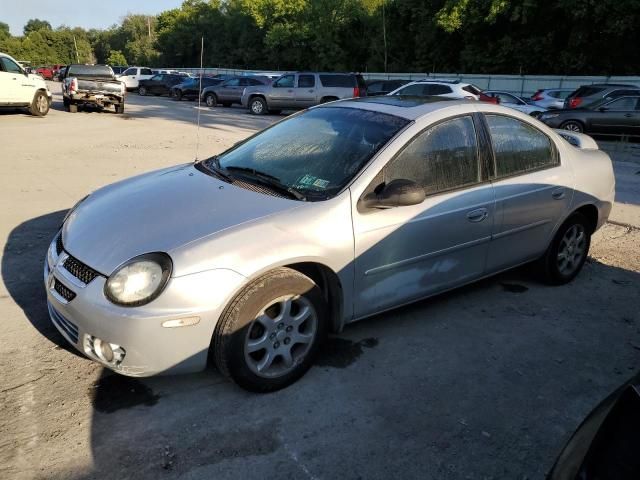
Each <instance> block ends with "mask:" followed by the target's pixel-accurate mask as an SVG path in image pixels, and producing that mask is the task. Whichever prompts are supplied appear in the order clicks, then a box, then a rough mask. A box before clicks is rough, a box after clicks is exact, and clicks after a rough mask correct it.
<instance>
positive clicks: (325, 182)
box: [313, 178, 329, 188]
mask: <svg viewBox="0 0 640 480" xmlns="http://www.w3.org/2000/svg"><path fill="white" fill-rule="evenodd" d="M327 185H329V180H322V179H321V178H319V179H317V180H316V181H315V182H313V186H314V187H318V188H327Z"/></svg>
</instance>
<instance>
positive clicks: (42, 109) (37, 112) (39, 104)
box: [29, 91, 49, 117]
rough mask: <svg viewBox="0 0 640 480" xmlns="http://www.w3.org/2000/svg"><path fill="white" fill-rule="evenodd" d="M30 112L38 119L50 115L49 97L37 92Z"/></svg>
mask: <svg viewBox="0 0 640 480" xmlns="http://www.w3.org/2000/svg"><path fill="white" fill-rule="evenodd" d="M29 112H30V113H31V115H34V116H36V117H44V116H45V115H46V114H47V113H49V97H47V95H46V94H45V93H44V92H40V91H38V92H36V94H35V95H34V97H33V101H32V102H31V105H30V106H29Z"/></svg>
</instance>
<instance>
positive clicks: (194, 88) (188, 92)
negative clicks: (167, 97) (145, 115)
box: [171, 77, 224, 100]
mask: <svg viewBox="0 0 640 480" xmlns="http://www.w3.org/2000/svg"><path fill="white" fill-rule="evenodd" d="M223 81H224V80H222V79H221V78H215V77H202V83H201V81H200V78H198V77H194V78H188V79H187V80H184V81H183V82H181V83H179V84H177V85H174V86H173V87H171V96H172V97H175V98H176V99H178V100H182V99H183V98H186V99H189V100H194V99H196V98H198V94H199V92H200V91H201V90H204V89H205V88H207V87H213V86H216V85H220V84H221V83H222V82H223Z"/></svg>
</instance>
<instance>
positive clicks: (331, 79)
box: [320, 75, 356, 88]
mask: <svg viewBox="0 0 640 480" xmlns="http://www.w3.org/2000/svg"><path fill="white" fill-rule="evenodd" d="M320 83H321V84H322V86H323V87H340V88H353V87H355V86H356V81H355V78H353V77H352V76H351V75H320Z"/></svg>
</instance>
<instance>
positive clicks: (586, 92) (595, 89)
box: [569, 87, 605, 98]
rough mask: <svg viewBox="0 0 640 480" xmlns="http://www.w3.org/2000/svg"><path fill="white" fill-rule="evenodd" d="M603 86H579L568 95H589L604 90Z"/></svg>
mask: <svg viewBox="0 0 640 480" xmlns="http://www.w3.org/2000/svg"><path fill="white" fill-rule="evenodd" d="M604 91H605V88H604V87H580V88H579V89H577V90H576V91H575V92H573V93H572V94H571V95H569V96H570V97H572V98H573V97H590V96H591V95H595V94H596V93H600V92H604Z"/></svg>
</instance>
